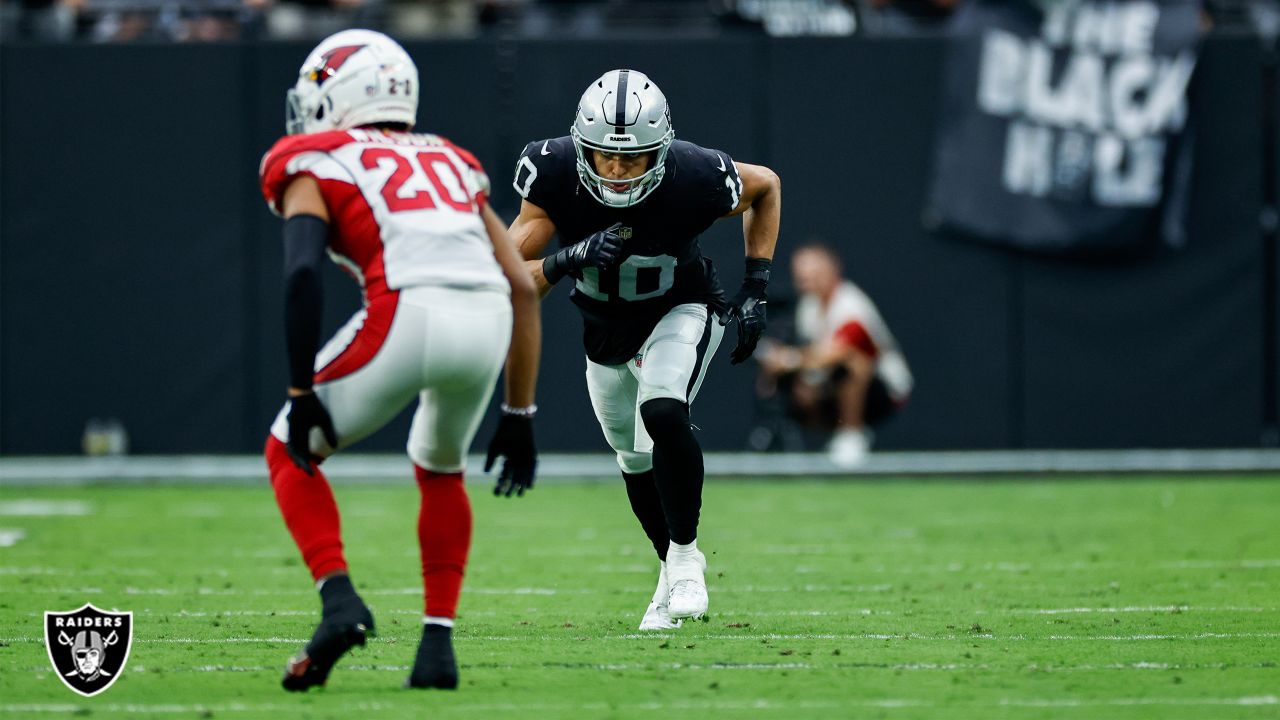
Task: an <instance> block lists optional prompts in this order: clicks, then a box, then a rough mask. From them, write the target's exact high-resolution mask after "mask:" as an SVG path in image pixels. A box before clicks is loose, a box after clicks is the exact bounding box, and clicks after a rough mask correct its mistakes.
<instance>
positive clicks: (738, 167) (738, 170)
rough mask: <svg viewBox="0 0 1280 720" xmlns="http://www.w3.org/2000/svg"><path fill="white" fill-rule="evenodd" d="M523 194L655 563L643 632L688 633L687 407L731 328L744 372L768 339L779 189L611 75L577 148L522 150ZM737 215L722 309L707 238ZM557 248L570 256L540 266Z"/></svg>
mask: <svg viewBox="0 0 1280 720" xmlns="http://www.w3.org/2000/svg"><path fill="white" fill-rule="evenodd" d="M515 188H516V191H517V192H519V193H520V196H521V197H522V198H523V201H522V202H521V205H520V214H519V216H518V217H517V218H516V220H515V222H514V223H513V224H512V225H511V237H512V239H513V240H514V241H515V242H516V244H517V246H518V247H519V248H520V251H521V253H522V254H523V255H524V258H525V259H526V260H527V261H528V263H527V264H528V265H529V268H530V271H531V272H532V274H533V276H534V279H535V280H536V281H537V283H538V285H539V288H540V289H541V290H542V292H543V293H544V294H545V293H546V292H548V291H549V290H550V289H551V287H552V286H554V285H555V284H556V282H557V281H559V280H560V279H562V278H564V277H570V278H572V279H573V283H574V287H573V291H572V292H571V294H570V299H571V300H572V301H573V303H574V304H575V305H577V306H578V309H579V310H581V312H582V317H583V321H584V333H583V338H584V343H585V345H586V354H587V389H588V391H589V392H590V395H591V404H592V406H593V407H594V409H595V413H596V417H597V419H598V420H599V421H600V426H601V427H602V428H603V430H604V435H605V439H606V440H607V441H608V442H609V445H610V446H611V447H612V448H613V450H614V451H615V452H616V453H617V456H618V465H619V466H620V467H621V468H622V475H623V478H624V479H625V480H626V486H627V495H628V497H629V498H630V500H631V508H632V510H633V511H634V512H635V514H636V517H637V518H638V519H639V520H640V525H641V526H642V527H643V528H644V531H645V533H646V534H647V535H648V536H649V540H650V541H651V542H652V543H653V548H654V550H656V551H657V553H658V558H659V561H660V570H659V574H658V587H657V590H656V591H655V592H654V595H653V600H652V601H651V602H650V604H649V608H648V610H647V611H646V612H645V615H644V619H643V620H642V622H641V624H640V628H641V629H665V628H673V627H678V626H679V624H680V621H681V619H682V618H690V617H698V616H700V615H702V614H703V613H704V612H706V609H707V589H706V581H705V579H704V571H705V569H706V559H705V557H704V556H703V554H702V553H701V552H699V551H698V547H697V542H696V538H697V534H698V515H699V512H700V509H701V505H702V476H703V464H702V449H701V448H700V447H699V446H698V441H697V438H695V437H694V434H693V428H692V427H691V425H690V422H689V404H690V403H691V402H692V401H693V398H694V396H695V395H697V392H698V388H699V387H700V386H701V384H702V379H703V377H704V376H705V374H706V371H707V366H708V364H709V363H710V361H711V357H712V355H713V354H714V353H715V351H716V348H717V346H718V345H719V344H720V339H721V337H722V336H723V335H724V326H725V325H727V324H728V323H729V322H731V321H732V320H737V345H736V347H735V348H734V350H733V353H732V356H731V360H732V362H733V363H735V364H736V363H740V362H742V361H743V360H746V359H747V358H748V357H750V356H751V353H752V352H753V351H754V350H755V347H756V342H757V341H758V340H759V339H760V335H761V333H763V332H764V327H765V301H766V294H765V288H766V286H767V284H768V281H769V270H770V266H771V263H772V258H773V250H774V245H775V244H776V243H777V239H778V220H779V216H780V214H781V208H782V190H781V186H780V184H779V181H778V176H777V175H776V174H774V173H773V171H771V170H769V169H768V168H766V167H762V166H759V165H747V164H745V163H735V162H734V161H733V160H732V159H731V158H730V157H729V156H728V155H727V154H725V153H723V152H720V151H718V150H709V149H706V148H702V147H699V146H697V145H694V144H693V143H689V142H684V141H681V140H676V139H675V131H674V130H673V129H672V127H671V114H670V111H669V110H668V108H667V101H666V97H665V96H664V95H663V94H662V91H661V90H659V89H658V86H657V85H656V84H654V82H653V81H652V80H650V79H649V78H648V77H646V76H645V75H644V73H641V72H637V71H635V70H613V71H610V72H607V73H605V74H604V75H603V76H601V77H600V78H599V79H598V80H595V81H594V82H592V83H591V85H590V86H589V87H588V88H587V90H586V92H585V93H583V95H582V99H581V100H580V101H579V104H578V112H577V116H576V117H575V119H574V122H573V125H572V127H571V128H570V131H569V135H568V136H567V137H559V138H554V139H549V140H538V141H535V142H532V143H529V145H528V146H526V147H525V149H524V152H523V153H521V155H520V160H519V163H518V164H517V167H516V176H515ZM734 215H741V216H742V218H743V221H742V225H743V233H744V235H745V238H746V277H745V280H744V281H743V284H742V289H741V290H740V291H739V292H738V293H737V294H736V295H735V296H734V297H733V298H732V299H729V300H726V299H725V297H724V292H723V291H722V290H721V288H720V285H719V283H718V281H717V280H716V274H715V270H714V268H713V267H712V265H711V261H710V260H708V259H707V258H705V257H703V256H702V251H701V249H700V248H699V246H698V236H699V235H700V234H701V233H702V232H703V231H705V230H706V229H707V228H708V227H710V226H711V224H712V223H714V222H715V221H716V220H718V219H720V218H724V217H731V216H734ZM556 234H559V236H560V249H559V250H558V251H557V252H554V253H552V254H550V255H548V256H546V257H545V258H544V257H543V253H544V251H545V250H546V248H547V245H548V244H549V243H550V242H551V238H552V236H553V235H556Z"/></svg>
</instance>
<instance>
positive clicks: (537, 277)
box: [524, 258, 555, 299]
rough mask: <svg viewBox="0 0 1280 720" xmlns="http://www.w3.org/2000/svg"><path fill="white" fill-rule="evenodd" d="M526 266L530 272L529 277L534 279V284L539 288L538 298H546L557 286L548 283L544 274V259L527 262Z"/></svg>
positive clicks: (525, 262)
mask: <svg viewBox="0 0 1280 720" xmlns="http://www.w3.org/2000/svg"><path fill="white" fill-rule="evenodd" d="M524 266H525V268H526V269H527V270H528V271H529V277H531V278H533V284H534V285H536V286H537V288H538V298H539V299H541V298H544V297H546V296H547V294H548V293H550V292H551V289H552V288H554V287H555V285H552V284H551V283H549V282H547V276H546V275H544V274H543V272H542V258H537V259H535V260H525V261H524Z"/></svg>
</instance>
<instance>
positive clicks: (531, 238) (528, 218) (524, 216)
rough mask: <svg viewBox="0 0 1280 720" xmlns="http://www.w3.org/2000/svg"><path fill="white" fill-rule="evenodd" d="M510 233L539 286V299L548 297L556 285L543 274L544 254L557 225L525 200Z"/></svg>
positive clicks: (543, 211) (543, 212)
mask: <svg viewBox="0 0 1280 720" xmlns="http://www.w3.org/2000/svg"><path fill="white" fill-rule="evenodd" d="M509 232H510V234H511V241H512V242H514V243H515V246H516V249H517V250H518V251H519V252H520V257H522V258H524V261H525V263H524V265H525V268H526V269H527V270H528V272H529V276H530V277H531V278H533V282H534V284H535V285H536V286H537V289H538V297H540V298H542V297H546V296H547V293H549V292H551V288H552V287H554V285H552V284H551V283H549V282H547V278H546V276H545V275H543V274H542V253H543V252H545V251H546V249H547V245H549V244H550V243H551V238H552V237H553V236H554V235H555V234H556V226H555V223H553V222H551V217H550V216H548V215H547V213H546V211H545V210H543V209H542V208H540V207H538V206H537V205H534V204H533V203H531V202H529V201H528V200H524V201H521V203H520V214H519V215H517V216H516V219H515V222H513V223H511V229H510V230H509Z"/></svg>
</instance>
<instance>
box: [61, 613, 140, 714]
mask: <svg viewBox="0 0 1280 720" xmlns="http://www.w3.org/2000/svg"><path fill="white" fill-rule="evenodd" d="M132 640H133V613H132V612H106V611H104V610H99V609H98V608H96V607H94V606H93V605H91V604H88V603H86V604H85V606H84V607H82V608H80V609H79V610H72V611H71V612H48V611H46V612H45V614H44V645H45V648H46V649H48V651H49V661H50V662H52V663H53V669H54V670H55V671H56V672H57V673H58V677H59V678H61V679H62V682H63V683H64V684H65V685H66V686H67V687H69V688H71V689H72V690H75V691H76V692H78V693H80V694H81V695H84V696H85V697H91V696H93V695H97V694H98V693H100V692H102V691H103V690H106V689H107V688H109V687H111V685H112V684H113V683H114V682H115V681H116V680H117V679H118V678H119V677H120V673H121V672H122V671H123V670H124V664H125V663H126V662H128V661H129V647H130V645H131V644H132V643H131V641H132Z"/></svg>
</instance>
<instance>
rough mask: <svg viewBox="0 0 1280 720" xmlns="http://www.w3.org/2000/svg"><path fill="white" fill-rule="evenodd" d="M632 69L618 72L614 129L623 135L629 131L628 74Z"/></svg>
mask: <svg viewBox="0 0 1280 720" xmlns="http://www.w3.org/2000/svg"><path fill="white" fill-rule="evenodd" d="M630 73H631V71H630V70H623V71H622V72H620V73H618V104H617V106H616V107H615V109H614V111H613V129H614V130H615V131H616V132H617V133H618V134H619V135H622V134H624V133H626V132H627V128H626V124H627V75H629V74H630Z"/></svg>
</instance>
